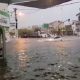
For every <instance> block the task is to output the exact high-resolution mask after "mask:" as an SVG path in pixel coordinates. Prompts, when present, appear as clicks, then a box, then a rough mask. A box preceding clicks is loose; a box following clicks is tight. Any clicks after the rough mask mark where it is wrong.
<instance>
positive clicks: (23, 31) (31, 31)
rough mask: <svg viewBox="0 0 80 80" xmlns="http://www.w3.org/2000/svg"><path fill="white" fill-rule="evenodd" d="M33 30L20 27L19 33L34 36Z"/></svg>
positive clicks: (21, 35)
mask: <svg viewBox="0 0 80 80" xmlns="http://www.w3.org/2000/svg"><path fill="white" fill-rule="evenodd" d="M33 32H34V31H33V30H30V29H19V30H18V34H19V36H20V37H24V36H32V35H33Z"/></svg>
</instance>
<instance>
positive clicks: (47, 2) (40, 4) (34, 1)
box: [0, 0, 70, 9]
mask: <svg viewBox="0 0 80 80" xmlns="http://www.w3.org/2000/svg"><path fill="white" fill-rule="evenodd" d="M68 1H70V0H0V2H5V3H10V4H11V3H13V4H16V5H22V6H27V7H35V8H42V9H45V8H49V7H52V6H55V5H59V4H61V3H64V2H68Z"/></svg>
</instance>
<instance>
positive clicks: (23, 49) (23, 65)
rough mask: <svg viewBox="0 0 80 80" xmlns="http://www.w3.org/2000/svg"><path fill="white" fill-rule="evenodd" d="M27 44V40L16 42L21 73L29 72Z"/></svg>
mask: <svg viewBox="0 0 80 80" xmlns="http://www.w3.org/2000/svg"><path fill="white" fill-rule="evenodd" d="M27 47H28V46H27V44H26V40H25V39H19V40H18V41H17V42H16V45H15V48H16V53H17V61H18V68H19V70H20V71H26V70H27V62H28V61H29V57H28V55H27Z"/></svg>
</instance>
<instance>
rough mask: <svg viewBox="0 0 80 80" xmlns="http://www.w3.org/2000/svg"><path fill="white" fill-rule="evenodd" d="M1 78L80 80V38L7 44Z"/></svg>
mask: <svg viewBox="0 0 80 80" xmlns="http://www.w3.org/2000/svg"><path fill="white" fill-rule="evenodd" d="M6 51H7V53H6V59H5V60H4V61H0V63H2V64H0V80H80V39H74V40H66V41H51V42H50V41H44V42H41V41H40V39H17V40H13V41H11V42H8V43H7V49H6Z"/></svg>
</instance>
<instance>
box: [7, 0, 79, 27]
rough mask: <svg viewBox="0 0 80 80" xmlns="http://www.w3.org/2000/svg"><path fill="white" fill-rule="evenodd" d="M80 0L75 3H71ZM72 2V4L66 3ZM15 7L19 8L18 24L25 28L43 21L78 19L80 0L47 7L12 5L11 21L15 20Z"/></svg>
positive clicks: (10, 9)
mask: <svg viewBox="0 0 80 80" xmlns="http://www.w3.org/2000/svg"><path fill="white" fill-rule="evenodd" d="M74 2H79V3H75V4H70V3H74ZM66 4H70V5H66ZM13 8H17V9H18V10H17V14H18V26H19V28H24V27H28V26H32V25H41V24H43V23H50V22H53V21H56V20H62V21H65V20H67V19H71V20H77V17H76V14H77V13H79V12H80V11H79V8H80V0H72V1H70V2H67V3H63V4H61V5H58V6H53V7H51V8H47V9H37V8H31V7H24V6H16V5H10V6H9V8H8V9H9V11H10V12H11V15H12V18H11V22H14V12H13Z"/></svg>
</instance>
